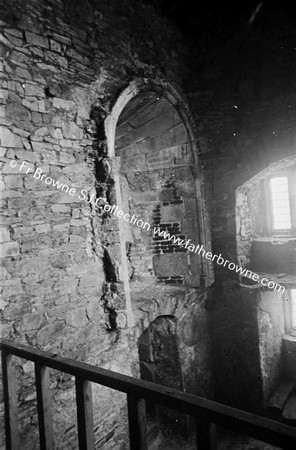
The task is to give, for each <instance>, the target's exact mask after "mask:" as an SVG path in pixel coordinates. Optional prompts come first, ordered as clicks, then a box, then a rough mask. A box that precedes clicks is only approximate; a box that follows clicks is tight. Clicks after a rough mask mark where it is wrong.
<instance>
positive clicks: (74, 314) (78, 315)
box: [67, 307, 89, 328]
mask: <svg viewBox="0 0 296 450" xmlns="http://www.w3.org/2000/svg"><path fill="white" fill-rule="evenodd" d="M67 323H68V325H71V326H72V327H75V328H81V327H85V326H86V325H87V324H88V323H89V320H88V318H87V316H86V314H85V308H84V307H81V308H75V309H74V310H71V311H68V314H67Z"/></svg>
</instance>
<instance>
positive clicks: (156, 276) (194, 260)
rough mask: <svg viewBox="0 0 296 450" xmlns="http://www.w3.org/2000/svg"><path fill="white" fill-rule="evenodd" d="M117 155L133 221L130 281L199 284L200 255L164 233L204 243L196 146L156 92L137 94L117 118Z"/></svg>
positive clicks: (129, 226)
mask: <svg viewBox="0 0 296 450" xmlns="http://www.w3.org/2000/svg"><path fill="white" fill-rule="evenodd" d="M115 154H116V156H119V157H120V185H121V197H122V209H123V210H124V212H126V213H128V214H129V215H130V217H131V220H130V221H131V223H130V221H124V237H125V241H126V249H127V257H128V263H129V278H130V282H133V281H139V282H144V283H146V282H147V283H148V282H149V283H151V282H154V283H157V284H172V285H181V286H192V287H198V286H200V284H201V275H202V262H201V255H198V253H194V252H189V251H188V250H187V249H186V248H184V247H182V246H181V245H179V244H178V243H177V242H174V240H173V239H172V240H168V239H166V238H165V237H164V236H163V234H162V233H170V235H171V236H173V235H174V236H175V237H176V239H180V241H181V240H183V241H184V244H185V242H186V241H187V240H188V239H191V242H192V243H195V244H198V243H201V242H200V241H201V230H200V225H199V211H198V199H197V191H196V188H195V187H196V183H195V179H194V160H193V156H192V149H191V143H190V139H189V137H188V133H187V130H186V127H185V124H184V122H183V120H182V119H181V117H180V115H179V114H178V112H177V110H176V109H175V107H174V106H173V105H172V104H171V103H170V102H169V101H168V100H167V99H166V98H165V97H164V96H162V95H160V94H158V93H156V92H152V91H151V92H144V93H140V94H138V95H137V96H135V97H134V98H133V99H132V100H131V101H130V102H129V103H128V104H127V105H126V106H125V108H124V109H123V111H122V113H121V115H120V117H119V119H118V122H117V128H116V140H115ZM133 216H134V217H135V219H134V220H132V217H133ZM136 221H143V222H144V223H147V224H149V226H148V225H147V226H146V227H141V226H137V222H136ZM138 223H139V224H141V222H138ZM156 230H158V231H157V232H156ZM180 241H179V242H180Z"/></svg>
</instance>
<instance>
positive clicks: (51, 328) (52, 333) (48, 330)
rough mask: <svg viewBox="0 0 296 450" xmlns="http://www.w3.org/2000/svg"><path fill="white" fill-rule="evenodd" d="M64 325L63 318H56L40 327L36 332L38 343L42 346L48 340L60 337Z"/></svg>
mask: <svg viewBox="0 0 296 450" xmlns="http://www.w3.org/2000/svg"><path fill="white" fill-rule="evenodd" d="M65 325H66V324H65V322H64V320H56V321H55V322H53V323H50V324H49V325H46V326H45V327H43V328H41V330H39V332H38V334H37V339H38V343H39V345H41V346H44V345H46V344H48V342H50V341H53V340H56V339H58V338H60V339H61V338H62V334H63V330H64V328H65Z"/></svg>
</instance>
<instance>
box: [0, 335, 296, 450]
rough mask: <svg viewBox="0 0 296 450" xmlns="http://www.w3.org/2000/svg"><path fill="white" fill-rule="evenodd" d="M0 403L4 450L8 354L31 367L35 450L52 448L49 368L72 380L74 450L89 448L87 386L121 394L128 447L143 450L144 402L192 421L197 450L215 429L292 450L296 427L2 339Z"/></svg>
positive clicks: (13, 433)
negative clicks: (0, 391)
mask: <svg viewBox="0 0 296 450" xmlns="http://www.w3.org/2000/svg"><path fill="white" fill-rule="evenodd" d="M0 350H1V352H2V371H3V387H4V403H5V432H6V448H7V450H10V449H13V450H16V449H20V448H21V447H20V443H19V434H18V421H17V389H16V378H15V373H14V365H13V364H11V359H12V356H13V355H14V356H18V357H20V358H23V359H27V360H29V361H33V363H34V365H35V376H36V391H37V409H38V422H39V436H40V448H41V449H46V450H49V449H53V448H54V436H53V427H52V408H51V390H50V387H49V372H50V369H55V370H59V371H61V372H65V373H67V374H70V375H73V376H74V377H75V386H76V404H77V424H78V439H79V449H81V450H92V449H94V432H93V428H94V426H93V409H92V392H91V383H97V384H100V385H103V386H107V387H109V388H112V389H115V390H117V391H120V392H125V393H126V394H127V404H128V419H129V434H130V448H131V449H132V450H147V435H146V401H149V402H150V403H154V404H158V405H162V406H166V407H168V408H171V409H174V410H177V411H179V412H182V413H185V414H188V415H190V416H193V417H194V418H195V419H196V433H197V448H198V449H199V450H213V449H215V448H216V447H215V446H216V444H215V425H221V426H223V427H226V428H227V429H229V430H232V431H235V432H238V433H242V434H245V435H248V436H251V437H254V438H256V439H259V440H261V441H263V442H267V443H269V444H272V445H275V446H278V447H280V448H283V449H287V450H288V449H289V450H292V449H293V450H295V449H296V429H295V428H293V427H290V426H288V425H285V424H281V423H278V422H274V421H272V420H269V419H265V418H264V417H259V416H256V415H253V414H250V413H247V412H244V411H240V410H238V409H235V408H231V407H229V406H225V405H222V404H219V403H216V402H213V401H210V400H207V399H204V398H200V397H196V396H193V395H190V394H184V393H182V392H179V391H177V390H175V389H170V388H166V387H164V386H160V385H157V384H154V383H150V382H148V381H143V380H139V379H135V378H132V377H128V376H126V375H121V374H119V373H116V372H111V371H109V370H105V369H101V368H98V367H94V366H92V365H90V364H85V363H83V362H79V361H74V360H71V359H67V358H62V357H61V356H56V355H51V354H50V353H48V352H44V351H41V350H38V349H36V348H31V347H27V346H25V345H22V344H17V343H14V342H10V341H7V340H1V341H0Z"/></svg>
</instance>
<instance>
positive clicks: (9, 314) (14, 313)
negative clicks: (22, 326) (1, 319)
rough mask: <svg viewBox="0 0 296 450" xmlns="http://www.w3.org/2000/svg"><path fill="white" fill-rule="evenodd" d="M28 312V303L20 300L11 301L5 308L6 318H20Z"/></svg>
mask: <svg viewBox="0 0 296 450" xmlns="http://www.w3.org/2000/svg"><path fill="white" fill-rule="evenodd" d="M29 313H30V305H29V303H27V302H25V301H22V302H21V303H11V304H10V305H9V307H8V308H7V309H6V310H5V319H6V320H16V319H21V318H22V317H23V316H24V315H26V314H29Z"/></svg>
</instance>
